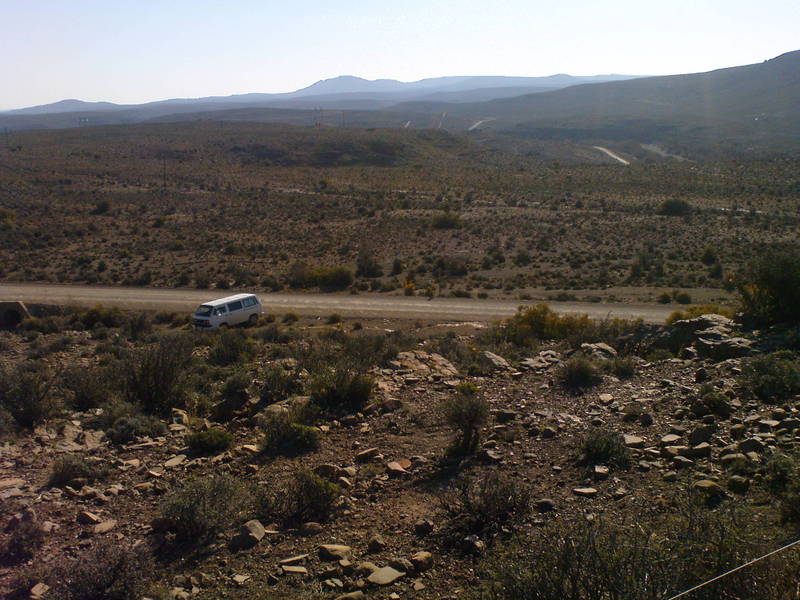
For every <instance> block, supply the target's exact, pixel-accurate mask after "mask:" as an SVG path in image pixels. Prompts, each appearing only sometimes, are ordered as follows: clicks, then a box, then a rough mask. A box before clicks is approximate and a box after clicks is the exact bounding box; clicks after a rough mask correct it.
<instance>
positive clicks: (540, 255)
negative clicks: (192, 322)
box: [0, 122, 799, 303]
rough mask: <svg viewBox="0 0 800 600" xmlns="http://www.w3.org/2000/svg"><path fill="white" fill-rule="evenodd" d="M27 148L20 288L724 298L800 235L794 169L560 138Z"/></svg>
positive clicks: (10, 265)
mask: <svg viewBox="0 0 800 600" xmlns="http://www.w3.org/2000/svg"><path fill="white" fill-rule="evenodd" d="M15 136H16V137H19V143H20V145H21V149H20V150H18V151H16V152H13V153H10V154H8V156H6V157H5V159H4V160H5V161H6V163H7V167H8V168H4V169H3V170H2V171H0V203H1V204H2V207H3V213H2V215H3V216H2V219H1V220H0V256H2V263H3V267H2V270H1V271H0V278H2V279H4V280H7V281H20V280H22V281H50V282H80V283H90V284H111V285H143V286H170V287H183V286H188V287H197V288H203V289H204V288H209V287H212V288H217V289H221V290H224V289H229V288H235V287H246V288H249V289H263V290H273V291H274V290H279V289H293V290H304V289H314V290H323V291H338V290H345V289H350V290H354V291H357V292H366V291H373V292H378V293H388V294H392V293H395V294H403V293H418V294H426V293H431V292H429V290H433V292H432V293H435V294H441V295H452V294H455V295H471V296H473V297H475V296H479V295H487V296H497V295H501V296H509V297H515V298H516V297H521V296H524V295H526V294H538V296H539V297H540V298H542V299H547V296H548V295H551V291H552V296H553V297H554V298H555V297H556V296H558V294H559V293H566V294H579V297H581V298H585V299H591V298H593V297H596V298H609V297H612V299H613V297H616V298H618V299H625V298H632V299H642V300H655V299H656V298H662V297H663V294H665V293H666V294H668V298H665V299H666V300H668V301H671V302H676V303H680V302H683V301H685V300H686V299H687V298H689V299H690V300H691V299H694V300H695V301H697V299H700V300H702V301H708V300H715V301H718V300H719V299H723V300H725V299H729V298H730V292H729V291H728V290H730V289H733V287H735V285H736V284H735V280H734V276H735V275H736V274H738V273H739V272H740V271H741V270H742V269H743V268H744V266H745V265H746V264H747V262H748V261H749V259H750V257H751V251H750V248H751V247H752V244H756V245H759V246H762V245H775V246H776V247H778V246H780V245H781V244H786V243H793V241H794V238H795V230H796V227H797V214H796V210H795V208H796V202H797V199H798V189H799V188H798V186H797V178H796V172H797V162H796V160H795V159H793V158H789V157H783V158H774V159H759V160H753V161H750V162H718V163H689V162H674V161H672V162H671V161H662V162H652V161H650V162H647V161H640V162H638V163H636V164H633V165H631V166H630V167H629V168H625V169H622V168H619V167H617V168H614V167H611V166H609V165H598V164H585V162H584V164H581V163H579V162H576V161H575V159H574V155H573V157H572V158H571V157H570V153H569V152H567V151H565V150H564V148H562V146H561V145H559V144H558V143H555V142H554V143H553V144H551V145H547V143H544V145H543V146H542V147H535V146H534V145H530V144H529V148H528V149H526V146H525V144H523V143H522V142H517V143H516V144H508V143H496V140H493V139H482V138H481V137H480V136H477V137H476V136H472V137H469V136H468V137H462V136H458V135H455V134H450V133H446V132H441V131H440V132H434V131H411V130H409V131H404V130H388V129H372V130H369V129H361V130H348V129H322V130H319V129H312V128H291V127H286V126H279V125H266V124H241V123H224V124H216V123H215V124H210V123H203V122H199V123H183V124H153V125H140V126H136V127H109V128H96V129H94V128H91V129H82V130H81V131H76V130H72V131H50V132H25V133H18V134H15ZM156 139H158V140H159V141H155V140H156ZM531 144H533V143H532V142H531ZM314 148H317V149H314ZM580 160H582V161H585V160H586V159H585V157H583V156H582V155H581V158H580ZM6 163H4V164H6ZM164 173H166V177H164ZM365 231H369V232H370V234H369V236H368V239H367V238H365V236H364V235H363V234H364V232H365ZM374 240H380V241H381V243H380V245H376V244H375V243H374ZM651 288H652V289H651ZM563 290H571V291H569V292H563ZM673 290H677V291H678V293H676V294H672V295H669V294H670V292H671V291H673ZM687 290H688V292H687ZM691 290H696V291H695V293H693V294H692V293H691ZM687 294H688V295H687ZM565 299H567V297H565Z"/></svg>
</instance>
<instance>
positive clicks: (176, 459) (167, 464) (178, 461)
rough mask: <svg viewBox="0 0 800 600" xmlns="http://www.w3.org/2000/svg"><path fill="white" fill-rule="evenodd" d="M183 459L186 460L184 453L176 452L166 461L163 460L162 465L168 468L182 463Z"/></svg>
mask: <svg viewBox="0 0 800 600" xmlns="http://www.w3.org/2000/svg"><path fill="white" fill-rule="evenodd" d="M185 460H186V455H185V454H178V455H176V456H173V457H172V458H170V459H169V460H168V461H167V462H165V463H164V466H165V467H167V468H168V469H169V468H171V467H177V466H178V465H180V464H183V462H184V461H185Z"/></svg>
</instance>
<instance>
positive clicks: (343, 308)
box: [0, 283, 672, 323]
mask: <svg viewBox="0 0 800 600" xmlns="http://www.w3.org/2000/svg"><path fill="white" fill-rule="evenodd" d="M234 293H236V292H235V291H233V290H229V291H226V292H221V291H218V290H187V289H179V290H173V289H163V288H134V287H110V286H89V285H58V284H38V283H0V300H21V301H23V302H26V303H28V304H32V305H33V304H56V305H61V304H65V305H75V306H93V305H95V304H103V305H106V306H118V307H120V308H127V309H143V310H144V309H147V310H169V311H190V310H192V309H194V308H196V307H197V306H198V305H199V304H202V303H203V302H206V301H208V300H212V299H213V298H219V297H220V296H224V295H228V294H234ZM259 297H260V298H261V302H262V304H263V305H264V311H265V312H267V313H275V314H283V313H286V312H289V311H292V312H296V313H298V314H302V315H317V316H328V315H330V314H332V313H338V314H340V315H342V316H343V317H359V318H381V317H385V318H395V319H396V318H401V319H441V320H443V321H494V320H497V319H502V318H505V317H509V316H511V315H513V314H514V313H515V312H516V310H517V307H518V306H519V305H520V304H524V303H523V302H515V301H505V300H502V301H501V300H471V299H461V298H434V299H432V300H427V299H426V298H421V297H416V296H408V297H407V296H378V295H371V294H363V295H357V296H353V295H350V294H346V295H345V294H341V295H340V294H284V293H276V294H273V293H262V294H259ZM549 304H550V306H551V307H552V308H553V309H554V310H556V311H558V312H561V313H586V314H588V315H589V316H590V317H594V318H604V317H608V316H611V317H623V318H641V319H643V320H644V321H647V322H650V323H663V322H664V319H666V318H667V316H668V315H669V313H670V312H671V310H672V309H670V308H669V307H668V306H664V305H660V304H595V303H588V302H550V303H549Z"/></svg>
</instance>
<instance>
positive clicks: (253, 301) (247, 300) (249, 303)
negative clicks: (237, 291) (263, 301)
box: [242, 296, 256, 308]
mask: <svg viewBox="0 0 800 600" xmlns="http://www.w3.org/2000/svg"><path fill="white" fill-rule="evenodd" d="M242 304H243V305H244V307H245V308H248V307H250V306H255V305H256V299H255V298H254V297H253V296H250V297H249V298H245V299H244V300H242Z"/></svg>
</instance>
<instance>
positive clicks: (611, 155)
mask: <svg viewBox="0 0 800 600" xmlns="http://www.w3.org/2000/svg"><path fill="white" fill-rule="evenodd" d="M592 148H594V149H595V150H600V152H603V153H604V154H607V155H608V156H610V157H611V158H613V159H614V160H616V161H619V162H621V163H622V164H623V165H629V164H631V163H630V161H627V160H625V159H624V158H622V157H621V156H620V155H619V154H617V153H616V152H612V151H611V150H609V149H608V148H603V147H602V146H592Z"/></svg>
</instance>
